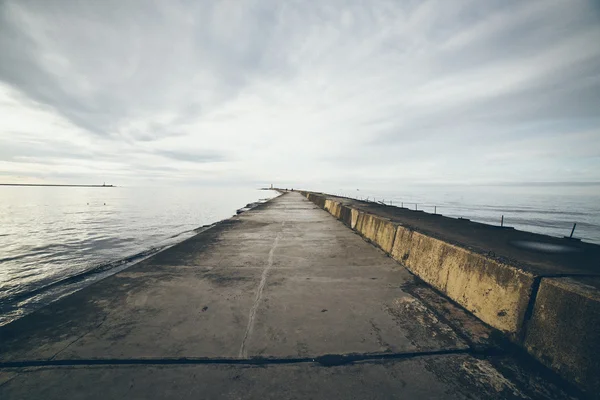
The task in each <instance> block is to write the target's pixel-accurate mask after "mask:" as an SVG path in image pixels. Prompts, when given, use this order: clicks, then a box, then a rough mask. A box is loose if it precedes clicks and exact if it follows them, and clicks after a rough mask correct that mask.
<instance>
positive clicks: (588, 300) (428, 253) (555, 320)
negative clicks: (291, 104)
mask: <svg viewBox="0 0 600 400" xmlns="http://www.w3.org/2000/svg"><path fill="white" fill-rule="evenodd" d="M301 193H302V194H303V195H304V196H306V197H307V198H308V199H309V200H310V201H312V202H313V203H314V204H316V205H317V206H319V207H320V208H322V209H324V210H326V211H328V212H329V213H330V214H331V215H333V216H334V217H335V218H337V219H339V220H340V221H342V222H343V223H344V224H345V225H347V226H348V227H349V228H351V229H353V230H354V231H356V232H357V233H358V234H360V235H361V236H363V237H364V238H365V239H367V240H369V241H370V242H372V243H373V244H374V245H376V246H378V247H379V248H381V250H383V251H384V252H385V253H387V254H388V255H389V256H390V257H392V258H393V259H395V260H396V261H398V262H400V263H401V264H403V265H404V266H405V267H406V268H408V269H409V270H410V271H411V272H412V273H414V274H415V275H417V276H418V277H419V278H421V279H422V280H423V281H425V282H427V283H428V284H430V285H431V286H433V287H434V288H436V289H437V290H439V291H440V292H442V293H444V294H446V295H447V296H448V297H449V298H450V299H452V300H453V301H455V302H456V303H458V304H459V305H461V306H462V307H464V308H465V309H467V310H468V311H470V312H471V313H472V314H473V315H475V316H476V317H478V318H479V319H480V320H482V321H483V322H485V323H487V324H488V325H490V326H492V327H493V328H496V329H498V330H500V331H502V332H503V333H504V334H505V335H506V336H507V337H508V338H510V340H511V341H512V342H514V343H516V344H517V345H519V346H521V347H522V348H524V349H525V350H526V351H527V352H528V353H529V354H531V355H532V356H533V357H534V358H536V359H537V360H539V361H540V362H541V363H542V364H544V365H546V366H548V367H549V368H551V369H552V370H554V371H555V372H557V373H558V374H559V375H561V376H563V377H564V378H566V379H567V380H569V381H571V382H572V383H574V384H576V385H577V386H579V387H581V388H582V389H583V390H585V391H586V392H588V393H590V394H592V395H593V396H596V395H597V394H598V393H600V329H599V328H600V273H599V271H600V246H597V245H592V244H587V243H581V242H577V241H569V240H567V239H559V238H551V237H548V236H544V235H537V234H532V233H528V232H521V231H516V230H511V229H504V228H499V227H492V226H487V225H484V224H478V223H474V222H470V221H468V220H456V219H453V218H447V217H443V216H441V215H439V214H438V215H431V214H425V213H423V212H418V211H410V210H407V209H402V208H400V207H388V206H385V205H380V204H374V203H368V202H364V201H358V200H353V199H348V198H341V197H336V196H330V195H327V194H323V193H315V192H307V191H302V192H301ZM411 213H412V214H411Z"/></svg>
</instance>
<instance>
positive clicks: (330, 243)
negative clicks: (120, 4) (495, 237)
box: [0, 193, 578, 399]
mask: <svg viewBox="0 0 600 400" xmlns="http://www.w3.org/2000/svg"><path fill="white" fill-rule="evenodd" d="M341 213H342V210H341V209H340V215H341ZM416 284H418V281H417V280H416V279H415V278H414V276H413V275H412V274H411V273H409V272H408V270H406V269H405V268H404V267H403V266H401V265H400V264H398V263H397V262H396V261H394V260H393V259H391V258H389V257H387V256H386V254H385V253H384V252H383V251H381V250H380V249H377V248H375V247H374V246H372V245H371V244H369V243H367V242H366V241H364V240H363V239H362V238H361V237H360V236H358V235H357V234H355V233H354V232H353V231H352V230H350V229H348V228H347V227H345V226H344V225H343V224H342V223H341V222H340V221H337V220H336V219H334V218H332V217H331V216H330V215H329V214H328V213H326V212H325V211H323V210H321V209H319V208H318V207H317V206H315V205H314V204H313V203H311V202H309V201H308V200H306V199H305V198H303V197H302V196H301V195H300V194H297V193H289V194H285V195H283V196H281V197H278V198H276V199H274V200H272V201H270V202H268V203H266V204H264V205H261V206H259V207H257V208H256V209H253V210H251V211H249V212H246V213H243V214H241V215H239V216H236V217H234V218H232V219H230V220H227V221H224V222H222V223H220V224H218V225H217V226H216V227H214V228H212V229H210V230H208V231H205V232H203V233H201V234H199V235H197V236H195V237H193V238H190V239H188V240H186V241H185V242H182V243H180V244H179V245H177V246H174V247H173V248H171V249H169V250H166V251H164V252H162V253H160V254H157V255H156V256H154V257H151V258H149V259H147V260H145V261H144V262H142V263H140V264H137V265H136V266H134V267H131V268H129V269H127V270H125V271H122V272H120V273H118V274H116V275H113V276H111V277H109V278H106V279H105V280H103V281H100V282H97V283H95V284H93V285H91V286H89V287H87V288H85V289H83V290H81V291H79V292H77V293H75V294H73V295H71V296H68V297H66V298H63V299H61V300H59V301H57V302H55V303H53V304H51V305H50V306H48V307H45V308H43V309H41V310H39V311H37V312H34V313H32V314H30V315H28V316H26V317H24V318H22V319H20V320H17V321H15V322H13V323H11V324H8V325H6V326H4V327H2V328H0V372H1V374H0V382H1V383H0V397H2V398H3V399H11V398H38V397H44V398H65V397H66V398H79V397H81V398H84V397H85V398H94V397H97V398H100V397H101V398H116V397H123V396H127V397H143V398H164V397H190V396H192V395H197V396H204V397H208V398H240V397H244V398H307V397H310V398H332V397H335V398H340V397H341V398H396V397H404V398H458V399H462V398H569V396H570V395H573V394H576V395H577V394H578V392H577V391H576V390H575V389H574V388H572V387H569V385H568V384H566V383H564V382H561V381H560V380H557V381H556V382H558V383H556V382H552V380H554V379H555V378H556V377H554V376H550V377H548V376H546V375H545V374H546V372H545V370H544V369H543V368H542V367H541V366H538V365H534V366H533V367H531V366H530V365H521V364H520V361H518V360H515V359H514V358H513V357H512V356H510V355H509V354H500V355H497V351H495V352H494V354H496V355H495V356H493V357H491V356H490V357H486V356H485V348H484V349H482V348H481V346H480V347H479V348H478V349H477V351H475V349H474V348H473V346H472V343H471V340H470V339H469V338H472V337H473V335H469V334H467V333H466V332H465V331H464V329H467V330H469V331H471V330H474V331H478V329H474V328H473V327H472V326H470V327H468V328H465V326H466V325H465V324H458V325H457V324H453V323H451V321H447V320H446V317H443V316H442V315H441V314H440V313H438V312H437V311H436V309H435V308H431V307H429V306H428V305H427V304H426V303H424V302H423V301H422V300H421V298H420V297H419V296H414V295H413V294H414V292H412V291H411V290H409V288H411V287H414V286H415V285H416ZM431 296H433V297H435V296H439V295H436V294H431V293H430V297H431ZM430 300H431V299H430ZM439 303H440V304H441V303H443V302H442V301H440V302H439ZM484 347H485V345H484ZM475 353H477V357H476V356H475ZM313 360H314V361H313ZM351 361H353V362H352V363H351ZM344 363H345V364H347V365H339V364H344ZM507 365H509V367H507ZM515 371H518V372H515Z"/></svg>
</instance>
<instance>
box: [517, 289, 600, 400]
mask: <svg viewBox="0 0 600 400" xmlns="http://www.w3.org/2000/svg"><path fill="white" fill-rule="evenodd" d="M599 330H600V278H544V279H542V282H541V284H540V289H539V291H538V295H537V298H536V301H535V308H534V310H533V316H532V318H531V321H530V323H529V327H528V329H527V337H526V339H525V346H526V347H527V349H528V350H529V352H531V353H532V354H534V355H535V356H536V357H537V358H538V359H539V360H541V361H542V362H543V363H544V364H546V365H547V366H549V367H550V368H552V369H554V370H555V371H557V372H559V373H560V374H561V375H564V376H566V377H567V378H569V379H570V380H572V381H574V382H576V383H577V384H579V385H580V386H582V387H584V388H586V389H587V391H588V392H590V393H600V331H599Z"/></svg>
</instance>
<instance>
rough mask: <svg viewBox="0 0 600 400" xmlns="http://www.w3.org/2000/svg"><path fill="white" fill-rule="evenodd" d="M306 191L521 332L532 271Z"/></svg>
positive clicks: (504, 326) (476, 308)
mask: <svg viewBox="0 0 600 400" xmlns="http://www.w3.org/2000/svg"><path fill="white" fill-rule="evenodd" d="M304 194H305V196H306V197H307V198H308V199H309V200H310V201H312V202H313V203H315V204H316V205H317V206H319V207H321V208H323V209H325V210H326V211H328V212H329V213H331V214H332V215H333V216H334V217H336V218H338V219H339V220H341V221H342V222H343V223H344V224H346V225H347V226H349V227H350V228H352V229H353V230H355V231H356V232H358V233H359V234H360V235H361V236H363V237H364V238H366V239H368V240H369V241H370V242H372V243H373V244H375V245H376V246H378V247H379V248H381V249H382V250H383V251H384V252H385V253H387V254H388V255H390V256H391V257H392V258H394V259H395V260H396V261H399V262H400V263H402V264H403V265H405V266H406V267H407V268H408V269H409V270H410V271H411V272H413V273H414V274H415V275H417V276H419V278H421V279H423V280H424V281H425V282H427V283H429V284H430V285H432V286H433V287H435V288H436V289H438V290H440V291H441V292H443V293H445V294H446V295H448V297H450V298H451V299H452V300H454V301H456V302H457V303H458V304H460V305H462V306H463V307H465V308H466V309H468V310H469V311H470V312H472V313H473V314H474V315H476V316H477V317H478V318H479V319H481V320H482V321H484V322H486V323H487V324H489V325H491V326H492V327H494V328H496V329H499V330H501V331H503V332H505V333H507V334H509V335H512V336H514V337H515V338H516V337H517V336H518V335H519V334H520V333H521V331H522V330H523V327H524V321H525V316H526V313H527V309H528V306H529V300H530V297H531V295H532V292H533V289H534V284H535V277H534V276H533V274H531V273H529V272H526V271H523V270H522V269H520V268H518V267H516V266H513V265H509V264H506V263H502V262H500V261H497V260H495V259H493V258H489V257H486V256H485V255H482V254H479V253H476V252H474V251H471V250H468V249H465V248H462V247H459V246H456V245H454V244H451V243H447V242H445V241H443V240H440V239H437V238H434V237H431V236H428V235H426V234H423V233H420V232H416V231H414V230H412V229H410V228H407V227H404V226H402V225H400V224H398V223H394V222H392V221H390V220H388V219H386V218H384V217H381V216H378V215H375V214H371V213H366V212H363V211H360V210H357V209H354V208H353V207H350V206H347V205H343V204H342V203H341V202H339V201H336V200H332V199H330V198H327V196H326V195H323V194H317V193H311V192H304Z"/></svg>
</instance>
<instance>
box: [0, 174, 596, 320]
mask: <svg viewBox="0 0 600 400" xmlns="http://www.w3.org/2000/svg"><path fill="white" fill-rule="evenodd" d="M599 189H600V186H597V185H596V186H594V185H581V186H573V185H565V186H556V185H555V186H535V185H531V186H526V185H525V186H473V185H413V186H410V185H404V186H399V187H386V188H379V189H377V188H375V189H367V188H348V187H345V188H337V187H332V186H320V187H319V186H316V187H315V188H314V190H316V191H323V192H327V193H331V194H336V195H339V196H344V197H352V198H356V199H363V200H369V201H377V202H384V203H386V204H391V205H393V206H404V207H408V208H413V209H414V208H416V209H419V210H423V211H425V212H429V213H434V212H436V213H438V214H442V215H446V216H449V217H453V218H458V217H463V218H469V219H471V220H473V221H478V222H482V223H486V224H491V225H499V224H500V223H501V221H502V220H503V221H504V222H503V223H504V225H507V226H513V227H515V228H516V229H520V230H524V231H530V232H536V233H541V234H545V235H550V236H557V237H562V236H569V235H570V234H571V231H572V228H573V225H574V224H576V226H575V231H574V233H573V236H574V237H577V238H580V239H581V240H583V241H586V242H591V243H597V244H600V190H599ZM275 196H277V193H276V192H274V191H271V190H258V189H257V188H252V187H148V188H143V187H106V188H104V187H97V188H86V187H11V186H0V325H4V324H6V323H8V322H10V321H13V320H15V319H17V318H19V317H21V316H23V315H25V314H27V313H29V312H31V311H33V310H35V309H37V308H40V307H42V306H44V305H46V304H48V303H50V302H52V301H55V300H57V299H59V298H61V297H63V296H66V295H68V294H70V293H73V292H74V291H76V290H79V289H80V288H82V287H84V286H86V285H89V284H90V283H92V282H95V281H97V280H99V279H102V278H104V277H106V276H109V275H111V274H114V273H116V272H118V271H120V270H122V269H125V268H127V267H129V266H131V265H133V264H135V263H136V262H139V261H140V260H143V259H145V258H147V257H149V256H151V255H152V254H155V253H156V252H158V251H161V250H163V249H166V248H168V247H170V246H173V245H174V244H176V243H178V242H180V241H182V240H185V239H186V238H189V237H191V236H193V235H195V234H196V233H197V232H199V231H201V230H203V229H206V227H207V226H210V225H211V224H213V223H215V222H217V221H220V220H222V219H225V218H229V217H231V216H232V215H234V214H236V210H237V209H239V208H242V207H244V206H245V205H246V204H248V203H254V202H258V201H261V200H262V201H264V200H266V199H269V198H273V197H275Z"/></svg>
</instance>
